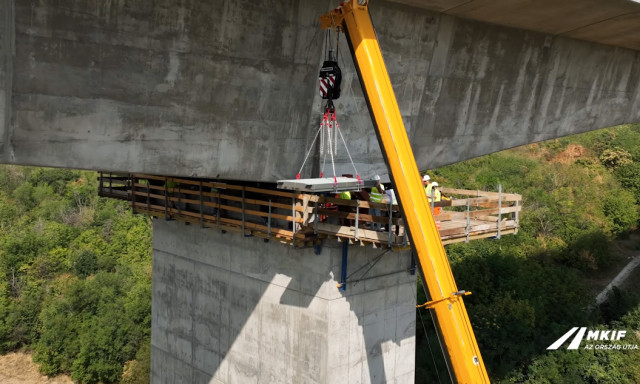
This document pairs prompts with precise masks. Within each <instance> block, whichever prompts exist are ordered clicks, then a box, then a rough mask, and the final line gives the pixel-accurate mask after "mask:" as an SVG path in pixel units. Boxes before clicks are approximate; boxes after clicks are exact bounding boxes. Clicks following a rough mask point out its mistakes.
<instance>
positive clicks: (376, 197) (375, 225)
mask: <svg viewBox="0 0 640 384" xmlns="http://www.w3.org/2000/svg"><path fill="white" fill-rule="evenodd" d="M373 180H374V181H375V182H376V185H375V186H373V187H372V188H371V193H370V194H369V202H370V203H382V199H383V198H384V185H383V184H382V183H381V182H380V176H378V175H375V176H373ZM369 213H370V214H371V215H372V216H381V215H382V211H381V210H380V208H371V209H369ZM371 229H372V230H374V231H376V230H378V231H384V226H383V225H382V223H379V222H375V221H372V222H371Z"/></svg>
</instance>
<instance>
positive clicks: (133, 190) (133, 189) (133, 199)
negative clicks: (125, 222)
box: [131, 177, 136, 212]
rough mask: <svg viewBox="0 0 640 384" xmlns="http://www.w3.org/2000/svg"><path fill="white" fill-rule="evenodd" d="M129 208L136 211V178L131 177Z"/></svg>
mask: <svg viewBox="0 0 640 384" xmlns="http://www.w3.org/2000/svg"><path fill="white" fill-rule="evenodd" d="M131 209H132V210H133V212H135V211H136V178H135V177H131Z"/></svg>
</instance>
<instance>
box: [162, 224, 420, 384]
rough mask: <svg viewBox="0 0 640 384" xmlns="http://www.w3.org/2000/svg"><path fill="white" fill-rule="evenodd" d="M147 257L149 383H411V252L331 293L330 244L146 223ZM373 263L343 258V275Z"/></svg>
mask: <svg viewBox="0 0 640 384" xmlns="http://www.w3.org/2000/svg"><path fill="white" fill-rule="evenodd" d="M153 246H154V250H153V252H154V254H153V306H152V316H153V317H152V355H151V365H152V382H153V383H209V382H211V383H225V384H226V383H243V384H244V383H323V384H325V383H349V384H358V383H363V384H364V383H398V384H407V383H413V381H414V370H415V369H414V361H415V303H416V299H415V290H416V285H415V276H411V275H410V274H408V273H407V269H408V268H409V265H410V259H409V257H410V256H409V254H408V252H402V253H393V252H388V253H387V254H385V255H384V256H383V257H382V258H381V259H380V261H379V262H378V263H377V264H376V265H375V266H374V267H373V268H372V269H371V270H370V271H369V273H368V274H367V277H374V278H372V279H368V280H363V281H360V282H359V283H357V284H350V285H349V286H348V289H347V291H346V292H340V291H339V290H338V289H337V287H336V284H337V280H339V279H340V278H339V276H340V271H341V260H342V247H341V245H340V244H338V243H335V244H332V245H327V246H325V247H324V249H323V251H322V253H321V254H320V255H316V254H314V252H313V250H311V249H304V250H297V249H293V248H292V247H291V246H287V245H283V244H279V243H275V242H270V243H264V242H263V241H262V239H256V238H243V237H241V236H240V235H239V234H235V233H226V234H222V233H221V232H220V231H217V230H213V229H201V228H199V227H197V226H185V225H184V224H182V223H177V222H166V221H162V220H154V224H153ZM381 252H383V251H381V250H376V249H371V248H363V247H359V246H358V247H350V248H349V268H350V270H351V271H355V270H356V269H357V268H360V267H362V266H363V265H365V264H367V263H369V262H371V261H372V260H374V259H375V257H376V256H378V255H380V254H381ZM390 272H397V273H390ZM382 274H385V276H382V277H375V276H376V275H382ZM356 276H357V275H356ZM354 278H355V276H354Z"/></svg>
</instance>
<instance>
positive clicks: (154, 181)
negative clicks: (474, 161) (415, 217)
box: [99, 172, 522, 249]
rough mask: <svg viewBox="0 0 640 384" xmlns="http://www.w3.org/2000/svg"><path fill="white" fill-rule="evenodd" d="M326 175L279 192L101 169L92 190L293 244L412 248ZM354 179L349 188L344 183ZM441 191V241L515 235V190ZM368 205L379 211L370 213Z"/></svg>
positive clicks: (437, 214)
mask: <svg viewBox="0 0 640 384" xmlns="http://www.w3.org/2000/svg"><path fill="white" fill-rule="evenodd" d="M344 179H348V180H347V181H344V184H339V185H341V186H344V187H345V189H343V190H350V191H352V192H353V191H357V185H358V180H357V179H352V178H344ZM308 180H317V182H309V181H308ZM326 180H330V186H331V187H334V185H333V183H334V180H333V178H331V179H301V180H296V181H297V182H295V183H294V182H293V180H282V182H283V184H282V185H281V184H280V182H278V187H282V188H291V190H283V189H282V188H276V187H275V186H273V187H269V186H267V187H265V186H264V185H258V184H257V183H239V182H231V181H219V180H209V179H193V178H176V177H168V176H158V175H147V174H122V173H111V172H101V173H100V176H99V195H100V196H103V197H109V198H115V199H120V200H126V201H128V202H129V203H130V204H131V208H132V210H133V211H134V212H136V213H142V214H147V215H150V216H154V217H157V218H164V219H167V220H178V221H183V222H185V223H191V224H198V225H200V226H202V227H212V228H219V229H222V230H229V231H235V232H240V233H242V234H244V235H245V236H256V237H261V238H265V239H273V240H275V241H281V242H284V243H288V244H293V245H295V246H298V247H308V246H315V245H319V244H321V242H322V241H325V240H327V239H335V240H338V241H347V242H350V243H352V244H360V245H363V246H366V245H370V246H373V247H380V248H393V249H408V248H410V247H411V244H410V243H409V239H408V236H407V234H406V232H405V228H404V224H403V220H402V215H401V213H400V210H399V207H398V205H394V204H383V203H372V202H369V201H366V200H364V199H366V197H367V196H368V195H367V194H366V193H364V190H363V191H362V193H360V192H357V193H352V195H353V196H354V197H355V198H356V199H354V200H344V199H339V198H337V197H336V196H335V194H334V192H336V191H335V190H334V189H333V188H330V189H329V191H330V192H331V193H330V194H327V193H326V192H327V191H326V190H325V189H324V188H325V187H327V183H326ZM354 181H355V183H356V184H355V185H356V187H348V186H349V185H353V184H352V183H353V182H354ZM284 182H286V183H284ZM339 182H340V180H339ZM348 183H351V184H348ZM285 184H286V186H285ZM360 185H362V184H360ZM302 187H303V188H302ZM440 190H441V192H442V193H443V194H445V195H446V196H448V197H450V198H451V200H444V201H441V202H437V203H432V211H433V212H434V216H433V217H434V219H435V221H436V225H437V226H438V230H439V232H440V237H441V239H442V242H443V244H452V243H457V242H465V241H467V242H468V241H471V240H475V239H481V238H488V237H497V238H499V237H500V236H502V235H507V234H513V233H517V231H518V215H519V212H520V209H521V206H522V197H521V196H520V195H518V194H513V193H502V192H486V191H473V190H462V189H452V188H440ZM358 196H359V197H358ZM359 198H364V199H359ZM371 209H376V211H374V212H375V213H377V212H378V211H379V212H380V214H378V215H372V214H371V213H370V210H371ZM374 229H377V230H374Z"/></svg>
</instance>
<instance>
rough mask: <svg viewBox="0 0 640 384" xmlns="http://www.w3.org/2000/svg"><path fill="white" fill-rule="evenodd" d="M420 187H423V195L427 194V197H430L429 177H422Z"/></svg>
mask: <svg viewBox="0 0 640 384" xmlns="http://www.w3.org/2000/svg"><path fill="white" fill-rule="evenodd" d="M422 185H424V193H426V194H427V197H429V198H430V197H431V178H430V177H429V175H424V176H422Z"/></svg>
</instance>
